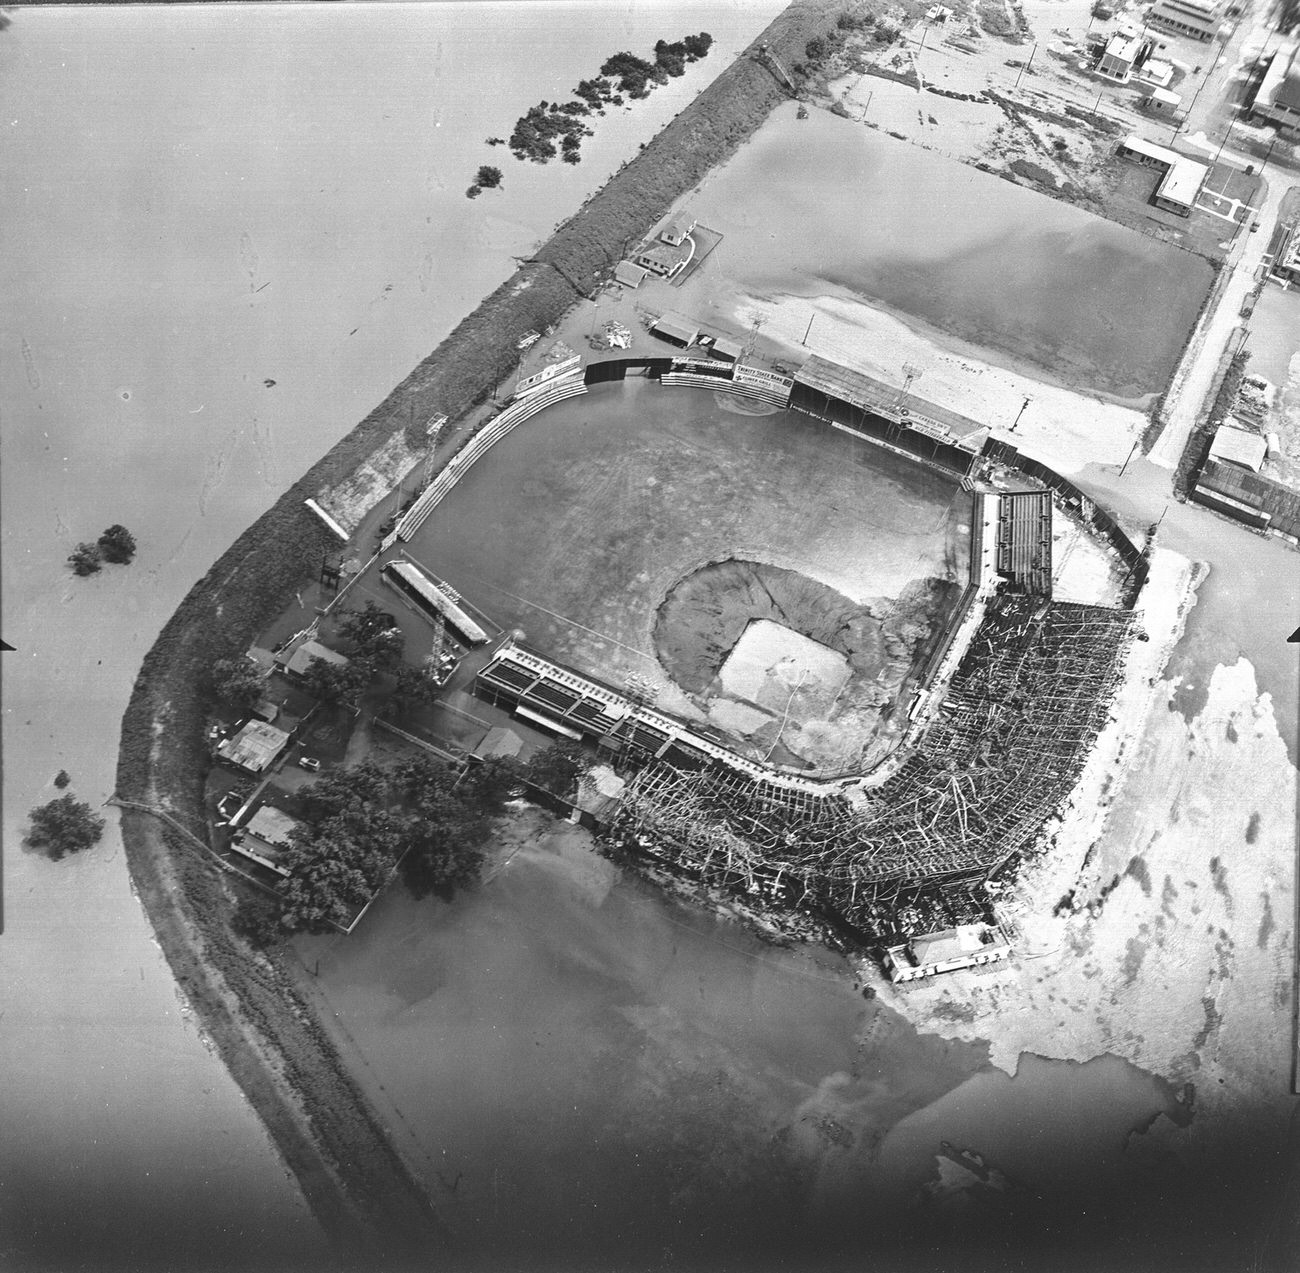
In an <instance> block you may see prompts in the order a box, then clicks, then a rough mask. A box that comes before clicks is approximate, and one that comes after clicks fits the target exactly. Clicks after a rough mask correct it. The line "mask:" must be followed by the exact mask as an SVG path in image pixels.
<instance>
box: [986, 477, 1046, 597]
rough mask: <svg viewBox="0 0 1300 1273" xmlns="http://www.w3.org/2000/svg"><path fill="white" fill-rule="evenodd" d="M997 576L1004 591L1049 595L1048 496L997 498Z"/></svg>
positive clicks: (1030, 494)
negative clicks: (1004, 588)
mask: <svg viewBox="0 0 1300 1273" xmlns="http://www.w3.org/2000/svg"><path fill="white" fill-rule="evenodd" d="M997 572H998V574H999V575H1001V576H1002V578H1003V579H1005V580H1006V581H1007V591H1009V592H1021V593H1025V594H1027V595H1029V596H1034V597H1050V596H1051V595H1052V492H1051V491H1004V492H1001V493H1000V494H999V495H998V532H997Z"/></svg>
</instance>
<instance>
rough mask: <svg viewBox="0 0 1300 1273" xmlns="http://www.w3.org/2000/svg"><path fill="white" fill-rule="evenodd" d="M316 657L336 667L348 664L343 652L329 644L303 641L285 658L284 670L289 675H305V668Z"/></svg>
mask: <svg viewBox="0 0 1300 1273" xmlns="http://www.w3.org/2000/svg"><path fill="white" fill-rule="evenodd" d="M317 659H320V660H321V661H322V662H324V663H333V664H335V665H336V666H338V667H347V665H348V659H347V656H346V655H345V654H340V653H339V652H338V651H337V650H331V649H330V648H329V646H327V645H321V643H320V642H319V641H303V642H302V643H301V644H300V645H298V646H297V647H296V648H295V649H294V650H293V652H292V653H291V654H290V655H289V656H288V658H286V659H285V664H284V670H285V671H286V672H287V673H288V674H289V675H290V676H306V675H307V670H308V669H309V668H310V667H311V665H312V664H313V663H314V662H315V661H316V660H317Z"/></svg>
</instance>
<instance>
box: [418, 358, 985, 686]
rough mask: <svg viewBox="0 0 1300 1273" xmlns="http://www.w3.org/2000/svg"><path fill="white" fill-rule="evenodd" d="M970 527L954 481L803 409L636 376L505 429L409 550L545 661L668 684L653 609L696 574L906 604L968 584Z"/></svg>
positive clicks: (967, 505)
mask: <svg viewBox="0 0 1300 1273" xmlns="http://www.w3.org/2000/svg"><path fill="white" fill-rule="evenodd" d="M969 518H970V500H969V496H967V495H965V494H964V493H962V492H961V490H960V488H959V486H958V484H957V482H956V481H955V480H954V479H952V478H950V477H946V476H944V475H942V474H939V473H937V472H934V471H932V470H929V469H926V468H923V467H922V466H920V465H918V464H914V463H911V462H910V461H907V460H904V459H901V458H899V457H897V456H894V455H892V454H891V453H889V452H886V451H883V450H882V449H881V448H879V447H876V446H872V445H870V444H868V443H865V442H861V441H858V440H856V439H854V438H852V437H849V436H848V435H846V434H844V433H842V432H838V431H836V430H834V429H831V428H829V427H828V426H826V425H823V424H821V423H819V422H817V421H814V420H812V419H810V418H809V417H807V416H803V415H799V414H797V413H787V412H781V413H777V414H773V415H764V416H750V415H741V414H738V413H736V412H729V411H725V410H723V409H721V408H720V407H719V406H718V404H717V402H716V401H715V399H714V395H712V394H711V393H709V392H707V391H704V390H686V389H679V388H671V389H664V388H661V387H660V386H658V385H657V384H655V383H653V382H651V381H647V380H644V379H638V378H633V379H629V380H628V381H626V382H624V383H623V384H621V385H613V386H601V387H598V388H596V389H594V390H593V391H592V392H591V393H589V394H587V395H586V396H584V397H581V398H577V399H570V400H569V401H567V402H563V403H559V404H557V405H555V406H553V407H549V408H548V409H547V410H546V411H544V412H542V413H541V414H540V415H538V416H536V417H534V418H533V419H532V420H529V421H526V422H525V423H523V424H521V425H520V426H519V427H518V428H517V429H515V430H514V431H513V432H512V433H510V434H508V435H507V436H506V437H505V438H503V439H502V440H501V441H500V442H498V443H497V444H496V445H495V446H494V447H493V448H492V449H491V450H490V451H488V452H487V454H486V455H485V456H484V457H483V458H482V459H480V460H479V461H478V462H477V463H476V464H475V465H474V467H473V468H471V469H470V471H469V472H468V473H467V474H466V475H465V477H464V478H463V479H462V480H461V481H460V482H459V483H458V484H457V486H456V487H455V489H454V490H453V491H452V492H451V493H450V494H449V495H448V496H447V497H446V498H445V499H444V500H443V501H442V502H441V503H440V504H439V505H438V507H437V508H436V509H435V510H434V512H433V514H432V515H431V516H430V517H429V519H428V521H426V522H425V524H424V526H423V527H422V528H421V531H420V533H419V535H418V536H417V537H416V538H415V539H414V540H413V541H412V543H411V545H410V550H411V552H412V553H413V554H414V555H415V556H416V557H417V558H418V559H420V560H422V561H424V562H426V563H427V564H428V565H429V566H431V567H432V568H433V569H434V570H435V571H436V572H438V573H439V574H442V575H444V576H445V577H446V578H447V579H448V580H449V581H450V582H451V583H452V584H453V585H454V586H455V587H456V588H458V589H459V590H461V591H462V592H463V593H464V594H465V595H466V596H467V597H468V598H469V599H470V600H472V601H473V602H474V603H475V604H476V605H478V606H479V607H480V608H482V609H483V610H484V611H485V612H486V613H487V614H488V615H490V616H492V617H493V618H494V619H495V620H496V621H497V622H498V623H499V624H500V625H501V626H502V627H505V628H515V627H517V628H521V629H522V630H523V631H524V633H525V636H526V638H527V639H528V641H529V642H530V643H532V644H534V645H535V646H536V647H537V648H538V649H539V650H541V651H543V652H549V653H551V654H553V655H554V656H556V657H558V658H561V659H562V660H564V661H566V662H571V663H573V664H574V665H575V666H577V667H578V668H580V669H581V670H583V671H587V672H590V673H592V674H594V675H597V676H610V675H612V674H614V673H615V672H617V673H619V674H622V673H626V672H629V671H637V672H641V673H644V674H646V675H651V676H655V677H656V678H660V677H661V676H662V673H661V672H660V671H659V670H658V665H657V663H656V662H655V660H654V653H653V651H654V642H653V638H652V625H653V621H654V616H655V612H656V610H657V608H658V606H659V605H660V603H661V602H662V601H663V599H664V597H665V596H666V595H667V593H668V592H669V590H670V589H671V588H673V587H674V586H676V585H677V584H678V583H679V582H680V581H681V579H683V578H684V577H685V576H686V575H688V574H690V573H691V572H692V571H694V570H697V569H698V568H699V567H701V566H703V565H705V564H707V563H710V562H714V561H721V560H726V559H728V558H732V557H735V558H738V559H742V560H755V561H763V562H767V563H769V564H772V565H776V566H780V567H783V568H785V569H788V570H794V571H797V572H799V573H801V574H804V575H807V576H809V577H811V578H813V579H816V580H818V581H819V582H821V583H824V584H826V585H827V586H828V587H831V588H834V589H836V590H837V591H838V592H840V593H842V594H843V595H845V596H847V597H849V598H851V599H852V600H854V601H857V602H859V603H861V602H865V601H866V600H868V599H869V598H873V597H889V598H894V597H897V596H898V595H899V594H900V593H901V592H902V590H903V588H904V587H905V586H906V585H907V584H908V583H910V582H912V581H913V580H918V579H922V578H926V577H937V578H941V579H955V578H958V577H959V576H960V575H961V574H962V572H963V571H964V570H965V563H966V554H967V551H968V532H969Z"/></svg>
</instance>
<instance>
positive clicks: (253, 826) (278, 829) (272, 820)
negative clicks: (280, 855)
mask: <svg viewBox="0 0 1300 1273" xmlns="http://www.w3.org/2000/svg"><path fill="white" fill-rule="evenodd" d="M297 825H298V819H297V818H291V817H290V816H289V815H288V814H287V813H285V811H284V810H283V809H277V808H276V807H275V806H274V805H271V804H264V805H263V806H262V807H261V808H260V809H259V810H258V811H257V812H256V813H255V814H253V816H252V817H251V818H249V820H248V822H247V824H246V826H245V829H246V830H247V831H248V832H249V834H250V835H255V836H257V838H258V839H259V840H265V841H266V843H267V844H281V845H283V844H288V843H289V832H290V831H292V830H293V829H294V827H296V826H297Z"/></svg>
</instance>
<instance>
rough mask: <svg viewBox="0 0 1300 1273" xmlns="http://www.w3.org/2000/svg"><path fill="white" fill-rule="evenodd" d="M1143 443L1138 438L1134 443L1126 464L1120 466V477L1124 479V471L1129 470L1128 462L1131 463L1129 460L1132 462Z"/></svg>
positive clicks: (1125, 461)
mask: <svg viewBox="0 0 1300 1273" xmlns="http://www.w3.org/2000/svg"><path fill="white" fill-rule="evenodd" d="M1141 441H1142V439H1141V438H1137V439H1136V440H1135V441H1134V443H1133V449H1132V450H1131V451H1130V452H1129V453H1128V456H1127V457H1126V459H1125V460H1124V463H1123V464H1121V465H1120V469H1119V475H1120V477H1123V476H1124V470H1125V469H1126V468H1128V462H1129V460H1131V459H1132V458H1133V456H1134V455H1135V454H1136V453H1137V449H1138V445H1139V443H1140V442H1141Z"/></svg>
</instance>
